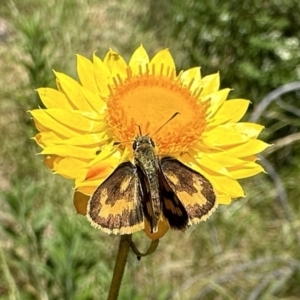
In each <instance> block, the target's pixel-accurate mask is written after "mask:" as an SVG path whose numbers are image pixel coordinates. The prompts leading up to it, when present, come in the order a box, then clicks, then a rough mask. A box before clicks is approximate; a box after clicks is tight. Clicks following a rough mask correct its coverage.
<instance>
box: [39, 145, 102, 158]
mask: <svg viewBox="0 0 300 300" xmlns="http://www.w3.org/2000/svg"><path fill="white" fill-rule="evenodd" d="M96 151H97V150H96V148H93V147H92V148H87V147H79V146H72V145H54V146H49V147H46V148H45V149H43V151H42V152H41V153H40V154H56V155H58V156H62V157H73V158H79V159H82V158H84V159H86V160H90V159H93V158H94V157H95V156H96Z"/></svg>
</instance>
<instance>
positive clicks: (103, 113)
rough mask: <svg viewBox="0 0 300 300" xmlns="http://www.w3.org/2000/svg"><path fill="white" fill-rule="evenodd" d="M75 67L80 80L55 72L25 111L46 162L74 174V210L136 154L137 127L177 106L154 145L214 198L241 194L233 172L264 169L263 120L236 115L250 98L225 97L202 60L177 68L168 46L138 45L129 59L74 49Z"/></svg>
mask: <svg viewBox="0 0 300 300" xmlns="http://www.w3.org/2000/svg"><path fill="white" fill-rule="evenodd" d="M77 71H78V76H79V79H80V83H78V82H77V81H75V80H73V79H72V78H70V77H68V76H66V75H64V74H62V73H58V72H55V75H56V79H57V88H58V89H57V90H55V89H51V88H40V89H38V93H39V95H40V98H41V100H42V101H43V103H44V105H45V107H46V109H36V110H32V111H30V113H31V115H32V116H33V119H34V121H35V124H36V127H37V129H38V130H39V133H38V134H37V135H36V136H35V138H34V139H35V141H36V142H37V143H38V144H39V145H40V146H41V148H42V149H43V150H42V152H41V154H43V155H45V163H46V164H47V166H48V167H49V168H50V169H51V170H52V171H53V172H54V173H57V174H60V175H62V176H64V177H67V178H70V179H74V180H75V187H76V191H77V192H76V193H75V197H74V203H75V207H76V209H77V211H78V212H79V213H82V214H85V213H86V205H87V200H88V196H89V195H91V194H92V193H93V191H94V190H95V188H96V187H97V186H98V185H99V184H101V182H103V181H104V180H105V178H107V176H108V175H109V174H110V173H111V172H112V171H113V170H114V169H115V168H116V167H117V166H118V165H119V164H120V163H122V162H124V161H128V160H132V159H133V151H132V141H133V140H134V138H135V137H136V136H137V135H138V134H139V128H140V129H141V132H142V133H143V134H149V135H150V136H151V135H152V134H154V133H155V132H156V131H157V129H158V128H160V127H161V126H162V124H163V123H164V122H166V121H167V120H168V119H169V118H170V117H171V116H172V115H173V114H174V113H176V112H179V113H180V115H178V116H176V117H175V118H174V119H173V120H172V121H170V122H169V123H167V124H166V125H165V126H164V127H163V128H162V129H161V130H160V131H158V133H157V134H155V136H154V137H153V139H154V140H155V144H156V150H157V153H158V155H159V156H160V157H161V156H164V155H169V156H173V157H175V158H177V159H178V160H180V161H181V162H183V163H184V164H186V165H187V166H189V167H190V168H192V169H194V170H195V171H197V172H199V173H201V174H202V175H204V176H205V177H206V178H207V179H208V180H209V181H210V182H211V183H212V185H213V187H214V190H215V192H216V195H217V202H218V204H228V203H230V202H231V200H232V199H234V198H238V197H243V196H244V191H243V189H242V187H241V186H240V184H239V182H238V179H241V178H246V177H250V176H253V175H255V174H257V173H259V172H262V171H263V169H262V167H261V166H260V165H259V164H257V163H256V160H257V157H256V154H258V153H260V152H261V151H263V150H264V149H265V148H266V147H268V145H267V144H266V143H264V142H262V141H260V140H258V139H257V137H258V135H259V133H260V132H261V130H262V129H263V126H261V125H258V124H254V123H247V122H239V121H240V120H241V118H242V117H243V116H244V114H245V112H246V110H247V108H248V105H249V101H248V100H244V99H232V100H227V101H226V98H227V95H228V93H229V91H230V89H221V90H219V74H218V73H217V74H212V75H209V76H205V77H201V75H200V68H192V69H189V70H186V71H181V72H179V73H178V74H177V73H176V69H175V64H174V61H173V58H172V56H171V54H170V53H169V51H168V50H162V51H159V52H158V53H157V54H156V55H155V56H154V57H153V58H152V60H150V59H149V57H148V54H147V52H146V51H145V49H144V48H143V47H142V46H140V47H139V48H138V49H137V50H136V51H135V52H134V53H133V55H132V57H131V59H130V61H129V63H128V64H127V63H126V62H125V61H124V59H123V58H122V57H121V56H120V55H119V54H118V53H116V52H114V51H113V50H109V51H108V53H107V54H106V56H105V58H104V60H103V61H102V60H100V59H99V58H98V57H97V56H96V55H95V54H94V56H93V60H92V61H90V60H88V59H86V58H84V57H83V56H80V55H78V56H77ZM138 126H139V127H138ZM116 142H121V144H119V145H118V146H116V144H115V143H116ZM166 230H167V229H166Z"/></svg>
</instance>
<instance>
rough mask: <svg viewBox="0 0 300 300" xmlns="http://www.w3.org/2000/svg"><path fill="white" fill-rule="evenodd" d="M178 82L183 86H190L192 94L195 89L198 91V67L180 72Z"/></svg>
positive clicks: (199, 76)
mask: <svg viewBox="0 0 300 300" xmlns="http://www.w3.org/2000/svg"><path fill="white" fill-rule="evenodd" d="M180 81H181V82H182V84H183V86H189V85H190V90H191V91H192V92H194V91H195V90H196V89H200V88H201V86H200V84H201V73H200V67H195V68H192V69H189V70H187V71H184V72H182V74H181V75H180ZM191 83H192V84H191Z"/></svg>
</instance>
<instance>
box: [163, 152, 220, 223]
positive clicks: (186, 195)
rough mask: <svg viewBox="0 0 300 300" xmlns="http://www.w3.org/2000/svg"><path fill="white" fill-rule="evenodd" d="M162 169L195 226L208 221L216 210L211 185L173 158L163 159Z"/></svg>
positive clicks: (201, 176) (214, 196)
mask: <svg viewBox="0 0 300 300" xmlns="http://www.w3.org/2000/svg"><path fill="white" fill-rule="evenodd" d="M161 168H162V171H163V173H164V175H165V178H166V180H167V182H168V184H169V185H170V187H171V189H172V190H173V192H174V193H176V194H177V196H178V198H179V199H180V201H181V203H182V204H183V206H184V208H185V210H186V212H187V214H188V216H189V220H190V222H189V223H190V224H195V223H198V222H200V221H204V220H206V219H207V218H208V217H209V216H210V214H211V213H212V212H213V210H214V209H215V208H216V206H217V205H216V195H215V192H214V190H213V187H212V185H211V183H210V182H209V181H208V180H207V179H206V178H205V177H204V176H203V175H201V174H199V173H198V172H196V171H194V170H192V169H190V168H189V167H187V166H186V165H184V164H183V163H181V162H180V161H178V160H177V159H175V158H172V157H164V158H162V159H161Z"/></svg>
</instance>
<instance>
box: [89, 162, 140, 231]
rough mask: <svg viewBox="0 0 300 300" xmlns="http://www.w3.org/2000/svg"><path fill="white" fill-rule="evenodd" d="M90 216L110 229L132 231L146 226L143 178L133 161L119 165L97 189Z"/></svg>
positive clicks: (94, 221) (96, 223)
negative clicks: (140, 176) (141, 192)
mask: <svg viewBox="0 0 300 300" xmlns="http://www.w3.org/2000/svg"><path fill="white" fill-rule="evenodd" d="M87 218H88V220H89V221H90V222H91V224H92V225H93V226H94V227H96V228H99V229H101V230H103V231H104V232H107V233H113V234H131V233H133V232H136V231H139V230H142V229H144V217H143V208H142V203H141V195H140V191H139V180H138V176H137V174H136V171H135V168H134V166H133V165H132V164H131V163H130V162H125V163H123V164H121V165H119V166H118V167H117V168H116V170H115V171H114V172H113V173H112V174H111V175H110V176H109V177H108V178H107V179H106V180H105V181H104V182H103V183H102V184H101V185H100V186H99V187H98V188H97V189H96V190H95V192H94V194H93V195H92V196H91V198H90V200H89V203H88V209H87Z"/></svg>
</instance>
